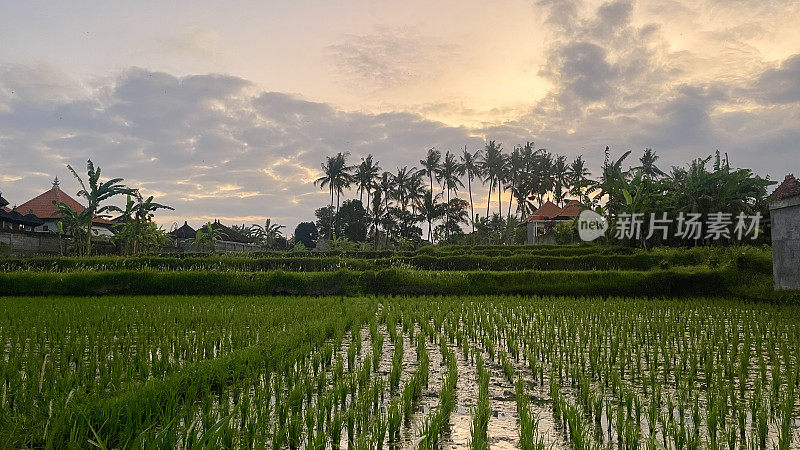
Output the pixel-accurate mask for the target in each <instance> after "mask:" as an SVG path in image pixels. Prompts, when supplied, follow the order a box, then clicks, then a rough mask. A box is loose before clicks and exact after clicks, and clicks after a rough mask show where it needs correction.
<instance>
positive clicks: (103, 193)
mask: <svg viewBox="0 0 800 450" xmlns="http://www.w3.org/2000/svg"><path fill="white" fill-rule="evenodd" d="M67 169H69V171H70V172H72V175H74V176H75V178H77V179H78V182H79V183H80V184H81V190H80V191H78V195H79V196H80V197H83V198H85V199H86V201H87V202H89V205H88V206H87V207H86V209H85V210H84V211H83V214H85V216H86V219H87V221H88V225H86V256H89V255H91V253H92V224H93V223H94V220H95V218H98V217H106V214H105V213H107V212H112V211H117V212H122V210H121V209H120V208H119V207H117V206H113V205H106V206H100V204H101V203H102V202H104V201H106V200H108V199H110V198H111V197H114V196H116V195H120V194H134V193H135V192H136V190H135V189H131V188H129V187H127V186H125V185H123V184H121V183H120V182H121V181H122V178H112V179H110V180H108V181H106V182H105V183H100V168H99V167H98V168H96V169H95V167H94V163H92V160H91V159H90V160H88V161H87V162H86V175H87V178H88V181H89V188H88V189H87V188H86V185H85V184H84V183H83V180H82V179H81V177H80V176H79V175H78V172H76V171H75V169H73V168H72V166H70V165H69V164H67Z"/></svg>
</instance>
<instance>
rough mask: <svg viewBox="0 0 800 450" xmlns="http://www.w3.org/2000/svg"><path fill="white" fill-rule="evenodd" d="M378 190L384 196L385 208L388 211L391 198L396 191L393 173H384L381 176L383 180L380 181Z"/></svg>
mask: <svg viewBox="0 0 800 450" xmlns="http://www.w3.org/2000/svg"><path fill="white" fill-rule="evenodd" d="M376 189H378V190H379V191H380V192H381V193H382V194H383V207H384V208H385V209H387V210H388V209H389V197H390V196H391V194H392V191H394V180H393V177H392V174H391V172H383V173H382V174H381V178H380V179H379V180H378V184H377V186H376Z"/></svg>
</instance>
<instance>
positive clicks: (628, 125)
mask: <svg viewBox="0 0 800 450" xmlns="http://www.w3.org/2000/svg"><path fill="white" fill-rule="evenodd" d="M0 42H2V45H0V191H1V192H3V196H4V197H5V198H7V199H8V200H9V201H11V202H12V204H13V203H22V202H24V201H26V200H27V199H29V198H31V197H32V196H33V195H36V194H38V193H40V192H41V191H42V190H44V189H46V188H47V187H48V186H49V182H50V180H51V179H52V178H53V177H54V176H56V175H58V176H59V177H60V178H61V179H62V180H64V183H63V185H64V188H65V189H66V190H68V191H70V190H75V191H77V187H76V186H71V184H70V183H71V181H67V180H68V178H69V175H68V174H67V172H66V170H65V168H64V165H65V164H67V163H69V164H72V165H74V166H81V165H82V164H83V161H85V159H86V158H91V159H92V160H94V161H95V162H96V163H97V164H99V165H100V166H102V167H103V169H104V174H106V175H113V176H120V177H124V178H126V180H128V182H130V183H131V184H134V182H135V183H138V184H137V185H138V186H142V187H143V190H144V191H145V192H147V191H148V190H149V191H150V192H152V193H158V194H159V196H163V197H164V198H159V199H158V200H159V201H161V202H163V203H167V204H170V205H172V206H174V207H175V208H176V210H175V211H174V212H170V213H169V214H162V215H160V216H159V218H158V220H159V222H161V223H162V224H164V225H166V226H169V225H170V224H171V223H172V222H180V221H181V220H184V219H189V221H190V223H195V224H197V223H201V222H205V221H206V220H209V219H214V218H220V219H224V220H229V221H232V222H241V221H242V220H244V219H245V218H247V219H248V220H251V219H252V218H253V217H261V218H266V217H273V218H274V219H275V220H277V221H278V222H280V223H285V224H286V225H288V226H289V229H290V230H291V229H293V227H294V225H295V224H296V223H297V222H299V221H300V220H308V219H311V218H312V217H313V210H314V209H316V208H317V207H319V206H322V204H324V202H325V201H326V199H327V193H326V192H324V191H321V190H319V189H318V188H315V187H314V186H313V185H312V184H311V183H310V180H312V179H313V178H314V177H315V176H316V175H317V173H318V170H319V164H320V162H321V161H322V160H323V159H324V156H325V155H328V154H332V153H335V152H337V151H350V152H351V154H352V158H353V162H356V161H357V160H358V158H360V157H361V156H363V155H365V154H367V153H372V154H374V155H375V158H376V159H377V160H379V161H380V162H381V165H382V166H383V168H384V169H387V170H395V169H396V167H397V166H400V165H409V166H411V165H418V160H419V159H420V158H422V157H423V153H424V151H425V150H426V149H427V148H430V147H433V146H435V147H438V148H440V149H441V150H442V151H446V150H451V151H458V149H459V148H463V146H464V145H467V146H468V147H469V148H471V149H473V150H476V149H478V148H479V147H480V146H482V143H483V141H484V140H485V139H496V140H498V141H500V142H503V144H504V147H505V148H507V149H511V148H512V147H513V146H514V145H515V144H518V143H523V142H525V141H527V140H533V141H535V142H536V144H537V147H544V148H547V149H548V150H550V151H551V152H555V153H559V154H565V155H567V156H568V158H570V159H572V158H574V157H575V156H577V155H578V154H584V156H585V157H586V159H588V161H589V163H590V166H591V168H592V169H593V172H597V170H598V166H599V164H600V162H601V161H602V149H604V148H605V146H606V145H609V146H611V148H612V151H614V152H616V153H615V154H621V153H622V152H623V151H625V150H633V151H634V154H637V153H639V152H640V151H641V150H642V149H643V148H644V147H652V148H654V149H655V150H656V151H657V152H658V154H659V155H660V156H661V159H660V161H662V165H664V166H665V168H668V167H669V166H670V165H683V164H686V163H687V162H688V161H689V160H690V159H692V158H694V157H697V156H702V155H707V154H710V153H712V152H714V151H715V150H717V149H719V150H720V151H726V152H728V154H729V155H730V157H731V161H732V163H733V164H734V165H736V166H741V167H752V168H753V169H754V170H756V171H757V172H758V173H760V174H762V175H766V174H769V175H771V176H772V178H773V179H782V178H783V175H785V173H787V172H791V171H792V170H797V168H798V167H800V156H799V155H800V149H798V145H800V144H798V142H800V2H798V1H755V0H725V1H722V0H719V1H692V2H689V1H685V0H681V1H679V0H648V1H634V0H613V1H607V2H602V1H599V2H597V1H585V2H584V1H572V0H540V1H536V0H525V1H523V0H499V1H492V2H486V1H472V0H468V1H467V0H459V1H441V2H429V1H418V0H409V1H402V2H400V1H396V2H395V1H380V2H376V1H369V0H361V1H359V0H357V1H351V2H340V1H336V2H335V1H302V0H301V1H295V2H264V1H252V2H247V1H232V2H211V1H192V2H188V1H185V2H131V3H129V4H124V5H122V4H117V3H115V2H100V1H97V2H88V1H87V2H80V3H78V4H68V3H64V2H36V1H32V2H2V3H0ZM483 191H484V190H483V189H482V190H481V192H479V193H477V194H476V197H477V198H476V202H480V201H482V200H481V196H483V197H484V198H485V196H486V192H483Z"/></svg>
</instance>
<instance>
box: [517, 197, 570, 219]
mask: <svg viewBox="0 0 800 450" xmlns="http://www.w3.org/2000/svg"><path fill="white" fill-rule="evenodd" d="M576 204H577V202H575V203H574V204H573V202H570V203H568V204H567V206H565V207H564V208H561V207H559V206H558V205H556V204H555V203H553V202H551V201H550V200H548V201H546V202H545V203H544V204H543V205H542V206H540V207H539V209H537V210H536V211H534V212H533V214H531V215H530V216H528V217H527V218H526V219H525V220H523V221H522V222H520V225H524V224H526V223H528V222H536V221H543V220H553V219H555V218H559V217H561V216H562V212H565V213H566V214H572V213H573V212H574V211H575V205H576ZM577 208H578V209H577V212H578V213H580V206H578V207H577ZM565 210H566V211H565ZM578 213H575V215H574V216H572V215H567V216H566V217H570V218H571V217H575V216H577V215H578Z"/></svg>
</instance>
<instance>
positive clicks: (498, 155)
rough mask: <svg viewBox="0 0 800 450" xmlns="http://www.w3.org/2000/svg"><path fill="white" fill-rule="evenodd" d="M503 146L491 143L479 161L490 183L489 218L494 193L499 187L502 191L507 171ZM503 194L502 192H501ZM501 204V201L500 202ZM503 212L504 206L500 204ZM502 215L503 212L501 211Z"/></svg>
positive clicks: (487, 206)
mask: <svg viewBox="0 0 800 450" xmlns="http://www.w3.org/2000/svg"><path fill="white" fill-rule="evenodd" d="M502 150H503V144H496V143H495V141H489V142H488V143H487V144H486V147H485V148H484V152H483V154H482V155H481V156H482V158H481V160H480V161H479V165H480V166H479V167H480V168H481V172H482V173H483V176H484V179H485V180H486V181H488V182H489V199H488V201H487V202H486V216H487V217H488V216H489V208H490V205H491V202H492V191H493V190H494V187H495V186H497V187H498V190H499V189H500V186H501V184H500V183H501V182H502V178H503V171H504V169H505V158H504V157H503V152H502ZM501 192H502V191H501ZM498 202H499V201H498ZM500 208H501V210H502V204H500ZM501 215H502V211H501Z"/></svg>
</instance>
